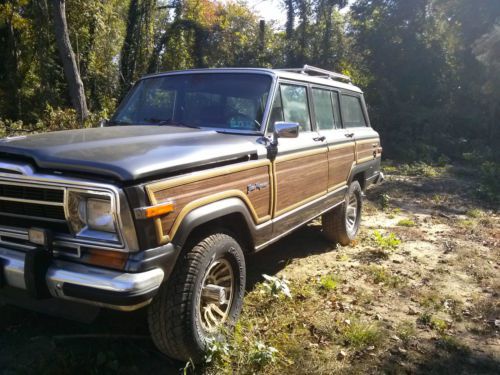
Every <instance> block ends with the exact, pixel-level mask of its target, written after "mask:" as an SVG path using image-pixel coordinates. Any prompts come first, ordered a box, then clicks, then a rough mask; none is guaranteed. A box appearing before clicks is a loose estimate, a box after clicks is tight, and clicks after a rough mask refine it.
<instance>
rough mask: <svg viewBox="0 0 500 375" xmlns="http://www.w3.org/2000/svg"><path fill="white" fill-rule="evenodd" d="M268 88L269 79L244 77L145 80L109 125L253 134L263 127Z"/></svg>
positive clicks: (223, 75) (205, 75) (210, 75)
mask: <svg viewBox="0 0 500 375" xmlns="http://www.w3.org/2000/svg"><path fill="white" fill-rule="evenodd" d="M271 82H272V79H271V77H270V76H266V75H263V74H246V73H236V74H233V73H202V74H200V73H198V74H178V75H170V76H163V77H152V78H146V79H144V80H142V81H140V82H139V83H138V84H137V85H136V87H135V88H134V90H133V92H132V93H131V94H130V95H128V96H127V98H126V99H125V101H124V103H122V105H120V107H119V108H118V111H117V112H116V114H115V115H114V116H113V118H112V119H111V121H110V122H111V124H112V125H113V124H115V125H132V124H133V125H178V126H192V127H209V128H221V129H233V130H251V131H256V130H260V127H261V123H262V120H263V115H264V109H265V107H266V103H267V99H268V95H269V90H270V88H271Z"/></svg>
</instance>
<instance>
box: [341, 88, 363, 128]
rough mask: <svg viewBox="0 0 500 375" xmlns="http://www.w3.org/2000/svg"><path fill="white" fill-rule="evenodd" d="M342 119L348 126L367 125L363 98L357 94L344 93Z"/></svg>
mask: <svg viewBox="0 0 500 375" xmlns="http://www.w3.org/2000/svg"><path fill="white" fill-rule="evenodd" d="M341 108H342V119H343V120H344V126H345V127H346V128H356V127H360V126H366V121H365V115H364V114H363V109H362V107H361V99H360V98H359V97H357V96H351V95H342V102H341Z"/></svg>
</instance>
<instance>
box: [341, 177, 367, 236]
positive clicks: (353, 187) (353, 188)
mask: <svg viewBox="0 0 500 375" xmlns="http://www.w3.org/2000/svg"><path fill="white" fill-rule="evenodd" d="M353 194H355V195H356V199H357V201H358V204H357V207H356V222H355V224H354V227H353V228H352V230H349V227H348V225H347V206H348V204H349V198H350V197H351V195H353ZM362 208H363V192H362V190H361V186H360V185H359V182H358V181H353V182H352V183H351V184H350V185H349V189H348V190H347V193H346V197H345V203H344V228H345V233H346V234H347V237H348V238H349V239H350V240H351V241H352V240H354V238H356V235H357V234H358V231H359V227H360V224H361V212H362Z"/></svg>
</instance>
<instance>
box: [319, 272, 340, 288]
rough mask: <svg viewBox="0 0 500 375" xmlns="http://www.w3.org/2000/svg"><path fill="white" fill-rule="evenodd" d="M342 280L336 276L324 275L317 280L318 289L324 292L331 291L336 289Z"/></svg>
mask: <svg viewBox="0 0 500 375" xmlns="http://www.w3.org/2000/svg"><path fill="white" fill-rule="evenodd" d="M341 282H342V280H341V279H340V278H339V277H338V276H337V275H333V274H330V275H325V276H322V277H321V279H320V280H319V284H320V288H321V289H323V290H325V291H332V290H335V289H337V287H338V286H339V284H340V283H341Z"/></svg>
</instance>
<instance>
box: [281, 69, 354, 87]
mask: <svg viewBox="0 0 500 375" xmlns="http://www.w3.org/2000/svg"><path fill="white" fill-rule="evenodd" d="M277 70H282V71H284V72H293V73H301V74H307V75H312V74H311V73H317V75H316V77H321V78H329V79H336V80H341V81H347V82H348V83H352V79H351V77H349V76H346V75H345V74H340V73H335V72H331V71H329V70H325V69H321V68H316V67H315V66H311V65H307V64H306V65H304V67H302V68H288V69H277Z"/></svg>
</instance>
